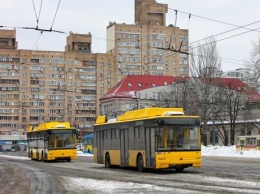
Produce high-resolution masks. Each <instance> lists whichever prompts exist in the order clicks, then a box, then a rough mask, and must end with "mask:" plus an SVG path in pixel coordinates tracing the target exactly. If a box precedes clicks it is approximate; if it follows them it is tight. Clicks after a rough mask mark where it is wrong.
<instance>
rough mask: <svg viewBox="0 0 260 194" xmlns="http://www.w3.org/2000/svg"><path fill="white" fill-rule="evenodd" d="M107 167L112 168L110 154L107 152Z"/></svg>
mask: <svg viewBox="0 0 260 194" xmlns="http://www.w3.org/2000/svg"><path fill="white" fill-rule="evenodd" d="M105 167H106V168H111V163H110V156H109V154H106V158H105Z"/></svg>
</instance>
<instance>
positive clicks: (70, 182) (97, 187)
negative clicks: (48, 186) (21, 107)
mask: <svg viewBox="0 0 260 194" xmlns="http://www.w3.org/2000/svg"><path fill="white" fill-rule="evenodd" d="M201 150H202V156H224V157H243V158H260V150H259V151H244V152H236V146H202V148H201ZM77 153H78V156H79V157H93V154H88V153H83V152H81V151H78V152H77ZM0 157H15V158H16V159H18V158H20V159H21V160H22V159H24V160H28V159H29V158H27V157H18V156H8V155H3V154H1V152H0ZM207 178H209V177H207ZM212 178H213V181H223V180H221V179H218V178H217V180H215V179H216V177H212ZM63 179H64V182H65V184H64V186H65V187H67V188H68V189H70V190H71V189H74V190H75V191H76V192H80V193H81V192H83V191H86V190H89V191H91V192H92V193H93V194H94V193H124V194H127V193H172V192H175V193H185V194H194V193H196V192H194V191H191V190H188V189H187V190H186V189H174V190H173V189H171V188H168V187H164V186H154V185H151V184H138V183H134V182H120V181H109V180H94V179H87V178H80V177H77V178H75V177H63ZM225 181H227V180H225ZM228 181H230V180H228Z"/></svg>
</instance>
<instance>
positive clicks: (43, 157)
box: [42, 151, 45, 162]
mask: <svg viewBox="0 0 260 194" xmlns="http://www.w3.org/2000/svg"><path fill="white" fill-rule="evenodd" d="M42 161H43V162H45V154H44V153H43V151H42Z"/></svg>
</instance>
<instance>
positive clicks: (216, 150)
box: [78, 145, 260, 158]
mask: <svg viewBox="0 0 260 194" xmlns="http://www.w3.org/2000/svg"><path fill="white" fill-rule="evenodd" d="M201 153H202V156H224V157H243V158H260V150H258V151H256V150H255V151H254V150H250V151H243V152H237V151H236V146H235V145H234V146H211V145H209V146H201ZM78 156H93V155H92V154H85V153H83V152H81V151H78Z"/></svg>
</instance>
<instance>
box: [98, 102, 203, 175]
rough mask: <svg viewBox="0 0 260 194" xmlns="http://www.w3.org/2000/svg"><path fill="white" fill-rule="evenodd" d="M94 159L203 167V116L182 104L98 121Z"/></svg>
mask: <svg viewBox="0 0 260 194" xmlns="http://www.w3.org/2000/svg"><path fill="white" fill-rule="evenodd" d="M93 143H94V144H93V151H94V162H96V163H99V164H105V167H107V168H109V167H111V166H113V165H115V166H121V167H127V166H130V167H137V169H138V170H139V171H143V170H144V169H145V168H152V169H164V168H174V169H176V171H178V172H181V171H183V169H184V168H188V167H190V166H191V167H194V168H200V167H201V145H200V120H199V117H198V116H186V115H184V112H183V109H182V108H155V107H153V108H144V109H140V110H133V111H128V112H126V113H125V114H124V115H121V116H118V117H117V118H116V119H112V120H108V121H107V119H106V116H105V115H103V116H99V117H98V118H97V120H96V124H95V125H94V142H93Z"/></svg>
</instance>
